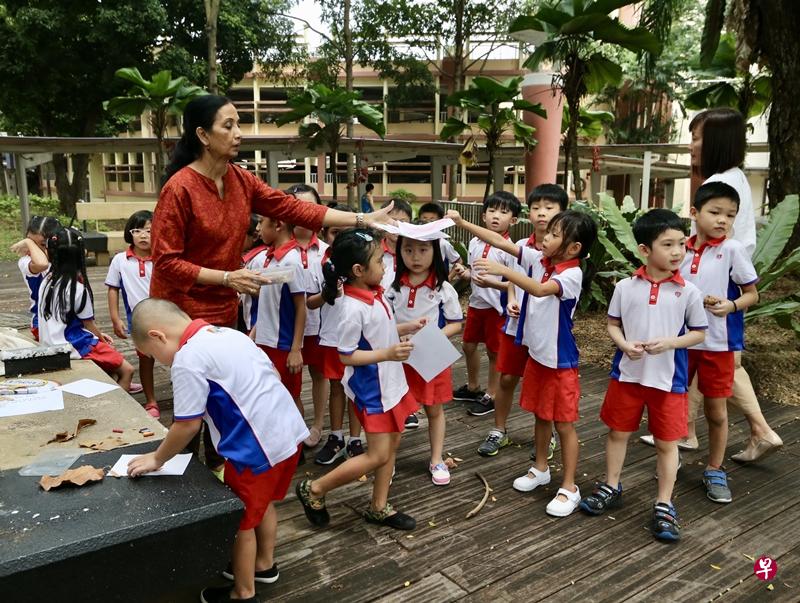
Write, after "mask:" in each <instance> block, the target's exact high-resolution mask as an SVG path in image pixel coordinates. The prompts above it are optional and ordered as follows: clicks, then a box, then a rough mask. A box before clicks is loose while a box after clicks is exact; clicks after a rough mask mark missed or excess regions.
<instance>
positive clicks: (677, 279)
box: [633, 266, 686, 287]
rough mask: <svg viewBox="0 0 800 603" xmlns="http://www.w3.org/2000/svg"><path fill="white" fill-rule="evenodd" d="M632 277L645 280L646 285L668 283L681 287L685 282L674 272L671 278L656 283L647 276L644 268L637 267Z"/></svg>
mask: <svg viewBox="0 0 800 603" xmlns="http://www.w3.org/2000/svg"><path fill="white" fill-rule="evenodd" d="M633 276H638V277H639V278H642V279H644V280H646V281H647V282H648V283H651V284H653V285H660V284H662V283H670V282H672V283H675V284H676V285H680V286H681V287H683V286H684V285H686V281H684V280H683V277H682V276H681V273H680V271H679V270H674V271H673V272H672V276H668V277H667V278H662V279H661V280H660V281H657V280H655V279H654V278H653V277H651V276H650V275H649V274H647V269H646V267H645V266H639V268H638V269H637V270H636V272H634V273H633Z"/></svg>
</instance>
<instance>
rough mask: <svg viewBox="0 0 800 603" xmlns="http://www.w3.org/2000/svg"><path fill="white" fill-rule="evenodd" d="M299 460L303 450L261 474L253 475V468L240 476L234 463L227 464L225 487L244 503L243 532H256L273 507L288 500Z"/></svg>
mask: <svg viewBox="0 0 800 603" xmlns="http://www.w3.org/2000/svg"><path fill="white" fill-rule="evenodd" d="M299 460H300V448H298V449H297V452H296V453H295V454H293V455H292V456H290V457H289V458H288V459H285V460H283V461H281V462H280V463H278V464H277V465H275V466H274V467H271V468H270V469H267V470H266V471H263V472H261V473H257V474H253V472H252V471H251V470H250V469H249V468H248V469H245V470H244V471H242V472H241V473H240V472H239V471H237V470H236V467H234V466H233V465H232V464H231V463H230V462H228V461H225V472H224V474H223V475H224V477H225V484H226V485H228V486H229V487H230V489H231V490H233V492H234V494H236V496H238V497H239V499H240V500H241V501H242V502H243V503H244V515H242V520H241V521H240V522H239V529H240V530H252V529H253V528H255V527H256V526H257V525H258V524H260V523H261V520H262V519H263V518H264V513H266V512H267V507H269V504H270V503H271V502H273V501H278V500H283V499H284V497H285V496H286V492H288V490H289V486H290V485H291V483H292V477H294V471H295V469H297V462H298V461H299Z"/></svg>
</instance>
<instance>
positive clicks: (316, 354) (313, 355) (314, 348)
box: [302, 335, 322, 371]
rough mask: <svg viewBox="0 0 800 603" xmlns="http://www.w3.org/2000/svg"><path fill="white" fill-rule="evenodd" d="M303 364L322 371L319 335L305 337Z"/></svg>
mask: <svg viewBox="0 0 800 603" xmlns="http://www.w3.org/2000/svg"><path fill="white" fill-rule="evenodd" d="M302 352H303V364H304V365H306V366H313V367H314V368H315V369H317V370H320V371H321V370H322V351H321V350H320V347H319V335H306V336H305V337H303V350H302Z"/></svg>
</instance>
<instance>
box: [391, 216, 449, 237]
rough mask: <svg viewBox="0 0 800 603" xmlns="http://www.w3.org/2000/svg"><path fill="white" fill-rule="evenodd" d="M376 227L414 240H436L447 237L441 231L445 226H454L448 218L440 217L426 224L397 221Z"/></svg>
mask: <svg viewBox="0 0 800 603" xmlns="http://www.w3.org/2000/svg"><path fill="white" fill-rule="evenodd" d="M375 226H377V227H378V228H381V229H383V230H385V231H386V232H391V233H392V234H399V235H401V236H404V237H407V238H409V239H414V240H415V241H437V240H439V239H449V238H450V235H448V234H447V233H445V232H442V231H443V230H444V229H445V228H450V227H451V226H455V222H453V221H452V220H451V219H450V218H442V219H441V220H436V221H434V222H428V223H427V224H409V223H408V222H398V224H397V225H396V226H395V225H393V224H376V225H375Z"/></svg>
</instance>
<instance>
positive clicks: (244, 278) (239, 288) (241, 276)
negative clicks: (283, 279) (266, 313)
mask: <svg viewBox="0 0 800 603" xmlns="http://www.w3.org/2000/svg"><path fill="white" fill-rule="evenodd" d="M271 283H272V281H271V280H270V279H268V278H267V277H265V276H264V275H262V274H259V273H257V272H253V271H252V270H248V269H247V268H240V269H239V270H235V271H233V272H229V273H228V287H230V288H231V289H233V290H234V291H236V292H237V293H246V294H247V295H254V296H255V295H258V292H259V290H260V289H261V286H262V285H269V284H271Z"/></svg>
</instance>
